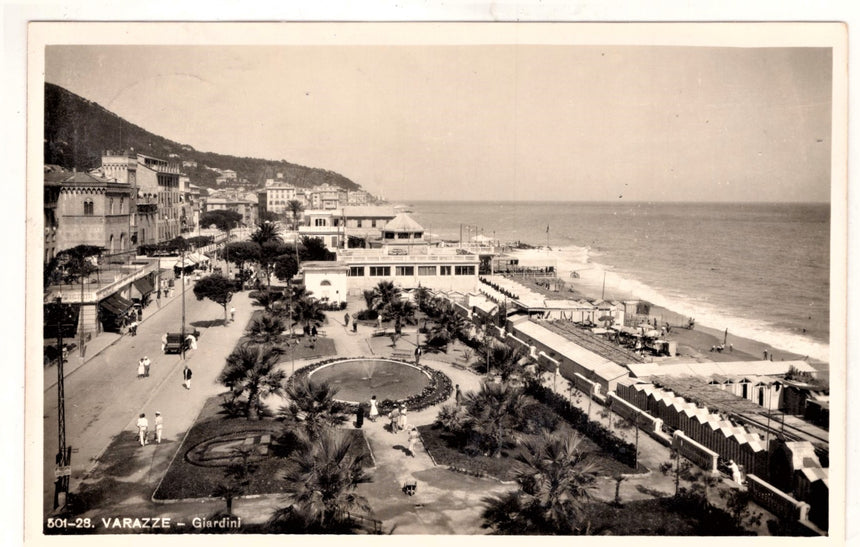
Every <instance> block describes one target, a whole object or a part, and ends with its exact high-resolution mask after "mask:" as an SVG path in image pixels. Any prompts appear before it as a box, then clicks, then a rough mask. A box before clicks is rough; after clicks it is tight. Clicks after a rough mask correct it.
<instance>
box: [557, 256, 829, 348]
mask: <svg viewBox="0 0 860 547" xmlns="http://www.w3.org/2000/svg"><path fill="white" fill-rule="evenodd" d="M554 254H555V257H556V260H557V269H558V274H559V277H561V278H562V279H565V280H569V279H570V274H571V272H576V273H577V274H578V275H579V278H578V279H576V281H574V282H573V285H574V287H575V288H577V289H578V290H579V291H580V292H582V293H584V294H586V295H587V296H590V297H593V298H599V297H601V296H602V295H603V294H604V293H605V296H606V297H607V298H610V299H613V300H632V299H637V300H645V301H647V302H650V303H651V304H654V305H656V306H660V307H662V308H666V309H667V310H669V311H672V312H674V313H677V314H680V315H682V316H685V317H692V318H695V320H696V323H697V324H700V325H702V326H705V327H710V328H712V329H717V330H725V329H729V333H730V334H733V335H736V336H740V337H743V338H749V339H752V340H757V341H759V342H763V343H765V344H769V345H771V346H773V347H775V348H779V349H782V350H784V351H788V352H791V353H796V354H798V355H808V356H809V357H811V358H813V359H817V360H821V361H824V362H829V360H830V346H829V344H826V343H823V342H820V341H818V340H814V339H812V338H810V337H808V336H803V335H799V334H796V333H793V332H789V331H786V330H784V329H781V328H780V327H778V326H776V325H773V324H771V323H768V322H767V321H764V320H761V319H753V318H748V317H742V316H739V315H734V314H732V313H731V312H730V311H728V312H727V310H726V309H725V308H724V307H723V306H719V304H717V303H714V302H711V301H710V298H709V295H707V294H698V295H695V296H690V295H687V294H685V293H683V292H681V291H673V290H672V289H669V288H655V287H651V286H649V285H647V284H645V283H643V282H641V281H638V280H636V279H633V278H631V277H629V274H626V273H624V272H619V271H616V270H615V269H614V268H613V267H612V266H609V265H605V264H601V263H598V262H594V261H593V260H592V259H593V258H594V254H593V252H592V251H591V250H590V249H589V248H588V247H565V248H557V249H556V253H554ZM571 281H572V280H571Z"/></svg>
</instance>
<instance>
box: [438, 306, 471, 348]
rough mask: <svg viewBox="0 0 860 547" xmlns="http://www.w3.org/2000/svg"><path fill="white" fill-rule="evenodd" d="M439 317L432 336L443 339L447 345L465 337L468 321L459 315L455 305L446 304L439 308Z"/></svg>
mask: <svg viewBox="0 0 860 547" xmlns="http://www.w3.org/2000/svg"><path fill="white" fill-rule="evenodd" d="M438 311H439V316H438V317H437V318H436V325H434V327H433V330H432V334H431V336H432V337H433V338H437V339H442V340H444V341H445V343H449V342H452V341H453V340H456V339H457V338H460V337H462V336H463V333H464V332H466V319H465V318H464V317H463V316H462V315H460V314H459V313H457V311H456V310H455V309H454V305H453V304H451V303H446V304H444V305H441V306H440V308H439V310H438Z"/></svg>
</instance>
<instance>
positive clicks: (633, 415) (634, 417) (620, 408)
mask: <svg viewBox="0 0 860 547" xmlns="http://www.w3.org/2000/svg"><path fill="white" fill-rule="evenodd" d="M609 405H610V407H611V408H612V412H614V413H616V414H618V415H619V416H622V417H624V418H627V419H628V420H630V421H632V422H633V423H634V424H636V425H638V426H639V427H640V428H641V429H642V430H643V431H645V432H646V433H648V434H649V435H652V434H654V433H659V432H660V431H661V430H662V429H663V420H661V419H660V418H655V417H654V416H651V415H650V414H646V413H644V412H642V411H641V410H639V409H638V408H636V407H635V406H633V405H631V404H630V403H628V402H627V401H625V400H624V399H622V398H620V397H618V395H616V394H615V393H610V394H609Z"/></svg>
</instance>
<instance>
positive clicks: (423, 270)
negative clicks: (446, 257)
mask: <svg viewBox="0 0 860 547" xmlns="http://www.w3.org/2000/svg"><path fill="white" fill-rule="evenodd" d="M418 275H436V266H418Z"/></svg>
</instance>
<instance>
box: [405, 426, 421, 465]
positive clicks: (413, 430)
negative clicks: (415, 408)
mask: <svg viewBox="0 0 860 547" xmlns="http://www.w3.org/2000/svg"><path fill="white" fill-rule="evenodd" d="M420 437H421V435H419V433H418V428H417V427H415V426H414V425H413V426H412V427H410V428H409V447H408V448H407V450H409V455H410V456H412V457H413V458H414V457H415V443H417V442H418V439H419V438H420Z"/></svg>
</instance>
